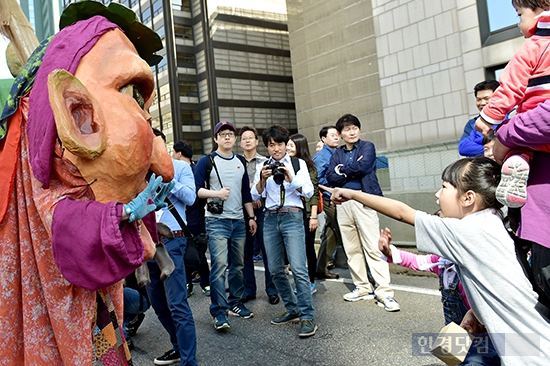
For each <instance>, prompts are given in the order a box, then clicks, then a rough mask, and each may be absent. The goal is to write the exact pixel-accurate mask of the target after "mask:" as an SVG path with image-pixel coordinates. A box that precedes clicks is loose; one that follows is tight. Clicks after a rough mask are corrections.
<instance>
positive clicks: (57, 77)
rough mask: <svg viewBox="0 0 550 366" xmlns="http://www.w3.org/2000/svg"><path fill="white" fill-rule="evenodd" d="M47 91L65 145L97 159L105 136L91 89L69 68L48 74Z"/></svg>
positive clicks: (80, 154) (77, 153) (85, 155)
mask: <svg viewBox="0 0 550 366" xmlns="http://www.w3.org/2000/svg"><path fill="white" fill-rule="evenodd" d="M48 93H49V97H50V105H51V107H52V111H53V114H54V118H55V124H56V127H57V135H58V136H59V139H60V140H61V143H62V144H63V147H64V148H65V149H67V150H68V151H70V152H71V153H73V154H74V155H76V156H78V157H80V158H83V159H95V158H97V157H98V156H99V155H100V154H101V153H102V152H103V150H104V149H105V145H104V141H105V138H104V131H103V129H102V126H101V125H100V124H99V123H98V115H97V112H96V111H97V108H96V103H95V102H94V100H93V99H92V97H91V95H90V93H89V92H88V89H86V87H85V86H84V85H82V83H81V82H80V80H78V79H77V78H76V77H75V76H74V75H72V74H71V73H69V72H68V71H66V70H54V71H52V72H51V73H50V74H49V75H48Z"/></svg>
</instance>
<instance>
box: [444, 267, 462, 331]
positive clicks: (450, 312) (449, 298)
mask: <svg viewBox="0 0 550 366" xmlns="http://www.w3.org/2000/svg"><path fill="white" fill-rule="evenodd" d="M443 273H444V271H441V272H440V274H439V290H440V291H441V302H442V303H443V315H444V316H445V324H449V323H450V322H455V323H456V324H460V323H461V322H462V318H464V315H466V312H467V311H468V307H467V306H466V304H465V303H464V300H463V299H462V296H461V294H460V290H459V288H458V283H459V277H458V273H457V274H456V275H455V278H454V280H453V282H451V283H450V284H449V288H443Z"/></svg>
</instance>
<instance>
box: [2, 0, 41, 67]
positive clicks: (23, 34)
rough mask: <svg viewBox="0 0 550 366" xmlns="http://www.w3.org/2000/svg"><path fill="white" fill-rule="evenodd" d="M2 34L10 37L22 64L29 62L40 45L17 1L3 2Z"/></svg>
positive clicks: (5, 0)
mask: <svg viewBox="0 0 550 366" xmlns="http://www.w3.org/2000/svg"><path fill="white" fill-rule="evenodd" d="M0 33H2V34H3V35H5V36H6V37H8V38H9V39H10V41H11V42H12V44H13V45H14V46H15V50H16V52H17V55H18V56H19V59H20V61H21V63H22V64H24V63H25V62H26V61H27V59H28V58H29V56H30V55H31V54H32V52H33V51H34V50H35V49H36V47H37V46H38V43H39V42H38V38H36V35H35V34H34V30H33V29H32V27H31V25H30V24H29V21H28V20H27V18H26V17H25V14H24V13H23V10H21V7H20V6H19V4H18V3H17V0H2V6H1V7H0Z"/></svg>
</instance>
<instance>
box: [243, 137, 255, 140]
mask: <svg viewBox="0 0 550 366" xmlns="http://www.w3.org/2000/svg"><path fill="white" fill-rule="evenodd" d="M252 140H256V138H255V137H244V138H241V141H252Z"/></svg>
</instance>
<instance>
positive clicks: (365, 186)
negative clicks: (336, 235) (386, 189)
mask: <svg viewBox="0 0 550 366" xmlns="http://www.w3.org/2000/svg"><path fill="white" fill-rule="evenodd" d="M336 129H337V130H338V133H340V137H342V139H343V140H344V143H345V145H343V146H340V147H339V148H337V149H336V151H335V152H334V154H332V157H331V159H330V163H329V166H328V168H327V173H326V174H327V176H326V177H327V181H328V183H329V184H330V185H331V186H333V187H343V188H349V189H355V190H359V191H363V192H366V193H370V194H376V195H379V196H381V195H382V190H381V189H380V185H379V184H378V179H377V178H376V150H375V148H374V144H373V143H372V142H370V141H362V140H361V139H360V134H361V122H359V119H358V118H357V117H355V116H353V115H351V114H346V115H344V116H342V117H340V119H339V120H338V122H336ZM337 212H338V225H339V226H340V232H341V234H342V242H343V244H344V250H345V251H346V255H347V256H348V266H349V269H350V273H351V278H352V280H353V283H354V284H355V289H354V290H353V291H352V292H350V293H347V294H345V295H344V300H346V301H359V300H370V299H374V298H376V301H377V304H378V305H379V306H381V307H383V308H384V309H385V310H386V311H399V310H400V307H399V304H398V303H397V301H395V299H394V297H393V290H392V289H391V288H390V271H389V267H388V263H387V262H386V261H384V260H382V258H381V255H382V253H381V252H380V250H379V249H378V238H379V236H380V227H379V223H378V214H377V213H376V212H375V211H373V210H371V209H370V208H367V207H365V206H363V205H361V204H360V203H358V202H356V201H349V202H345V203H343V204H342V205H341V206H338V208H337ZM367 265H368V268H369V269H370V272H371V275H372V278H373V279H374V281H375V282H376V284H377V285H378V287H377V288H376V290H373V285H372V284H371V283H370V281H369V278H368V275H367Z"/></svg>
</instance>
